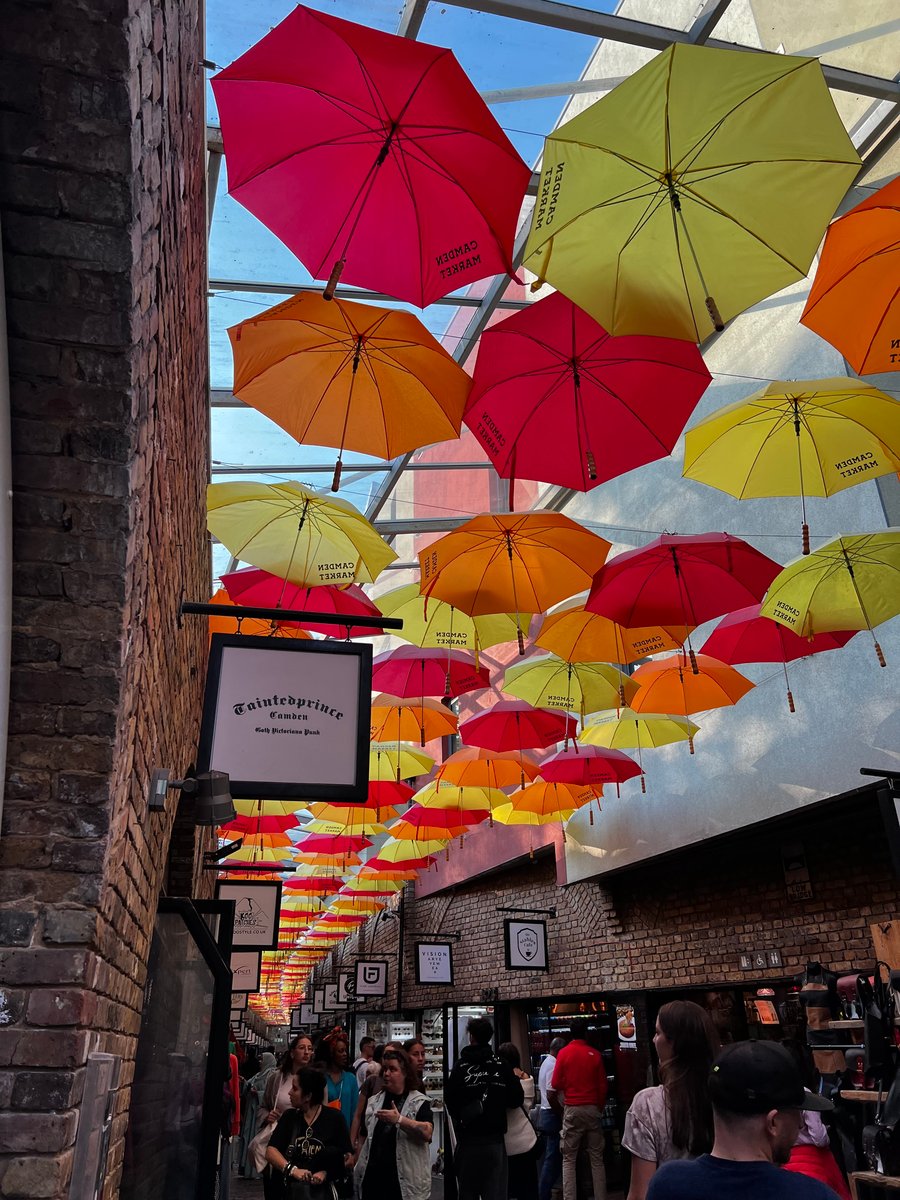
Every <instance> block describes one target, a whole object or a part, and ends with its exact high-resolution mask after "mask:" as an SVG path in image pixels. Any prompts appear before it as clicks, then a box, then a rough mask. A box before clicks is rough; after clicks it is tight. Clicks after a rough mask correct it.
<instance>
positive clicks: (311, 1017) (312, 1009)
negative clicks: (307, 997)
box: [300, 1001, 317, 1025]
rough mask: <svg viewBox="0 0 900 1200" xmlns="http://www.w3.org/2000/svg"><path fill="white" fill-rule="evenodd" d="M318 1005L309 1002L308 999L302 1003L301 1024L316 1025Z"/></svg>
mask: <svg viewBox="0 0 900 1200" xmlns="http://www.w3.org/2000/svg"><path fill="white" fill-rule="evenodd" d="M316 1016H317V1014H316V1006H315V1005H314V1004H308V1003H307V1002H306V1001H304V1002H303V1004H301V1005H300V1024H301V1025H315V1024H316Z"/></svg>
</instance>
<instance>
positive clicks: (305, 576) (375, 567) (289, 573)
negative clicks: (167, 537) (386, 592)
mask: <svg viewBox="0 0 900 1200" xmlns="http://www.w3.org/2000/svg"><path fill="white" fill-rule="evenodd" d="M207 510H208V518H207V524H208V525H209V530H210V532H211V533H213V534H215V536H216V537H217V538H218V539H219V541H220V542H222V543H223V544H224V545H225V546H226V547H227V548H228V549H229V550H230V551H231V553H232V554H233V555H234V556H235V557H236V558H239V559H241V560H242V561H243V562H247V563H250V564H251V565H252V566H254V567H261V568H262V569H263V570H265V571H271V573H272V574H273V575H277V576H278V577H279V578H281V579H286V580H288V582H289V583H296V584H299V585H300V586H301V587H316V586H318V585H319V584H326V583H327V584H342V583H352V582H353V581H354V580H355V579H359V580H362V581H364V582H366V583H373V582H374V581H375V579H377V577H378V576H379V575H380V574H381V572H382V571H383V570H384V568H385V567H386V566H387V565H388V563H392V562H393V561H394V560H395V559H396V557H397V555H396V554H395V553H394V551H393V550H392V549H391V548H390V546H389V545H388V544H387V542H386V541H385V540H384V539H383V538H381V537H379V535H378V534H377V533H376V532H375V530H374V529H373V528H372V526H371V525H370V524H369V522H368V521H367V520H366V518H365V517H364V516H363V515H362V513H360V512H359V511H358V510H357V509H355V508H354V507H353V505H352V504H348V503H347V502H346V501H345V500H339V499H337V497H334V496H332V497H326V496H323V495H322V494H321V493H319V492H313V491H310V490H309V488H305V487H302V486H301V485H300V484H299V483H288V482H283V483H211V484H210V485H209V487H208V488H207Z"/></svg>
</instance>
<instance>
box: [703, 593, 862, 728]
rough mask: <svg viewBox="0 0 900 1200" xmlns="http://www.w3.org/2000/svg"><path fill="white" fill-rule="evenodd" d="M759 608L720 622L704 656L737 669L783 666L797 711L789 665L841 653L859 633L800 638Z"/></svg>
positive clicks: (755, 606)
mask: <svg viewBox="0 0 900 1200" xmlns="http://www.w3.org/2000/svg"><path fill="white" fill-rule="evenodd" d="M759 609H760V605H758V604H750V605H748V606H747V608H741V609H738V611H737V612H733V613H729V614H728V615H727V616H726V617H723V618H722V620H721V621H720V622H719V623H718V625H717V626H716V627H715V629H714V630H713V631H712V633H711V634H710V635H709V637H708V638H707V639H706V641H705V642H704V643H703V645H702V646H701V648H700V650H701V653H702V654H709V655H711V657H713V658H717V659H718V660H719V661H720V662H724V663H729V664H730V665H731V666H735V665H737V664H738V663H763V662H775V663H781V665H782V668H783V670H784V682H785V685H786V686H787V698H788V708H789V709H790V710H791V712H794V711H795V709H794V696H793V693H792V692H791V683H790V680H789V679H788V673H787V664H788V663H789V662H794V661H796V659H798V658H808V657H809V656H810V655H812V654H821V653H822V652H823V651H825V650H840V648H841V647H842V646H846V644H847V643H848V642H849V641H850V639H851V638H852V637H855V636H856V633H857V631H856V630H855V629H854V630H845V631H842V632H838V633H817V634H816V635H815V637H812V638H805V637H799V636H798V635H797V634H796V633H794V631H793V630H792V629H788V628H787V626H786V625H782V624H780V623H779V622H778V621H771V620H770V619H769V618H768V617H761V616H760V615H759Z"/></svg>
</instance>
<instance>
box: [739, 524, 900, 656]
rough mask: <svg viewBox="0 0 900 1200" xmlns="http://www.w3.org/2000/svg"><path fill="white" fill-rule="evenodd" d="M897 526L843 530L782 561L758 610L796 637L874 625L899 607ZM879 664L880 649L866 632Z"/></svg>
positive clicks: (873, 636) (892, 615)
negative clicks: (801, 554) (809, 550)
mask: <svg viewBox="0 0 900 1200" xmlns="http://www.w3.org/2000/svg"><path fill="white" fill-rule="evenodd" d="M898 581H900V529H885V530H883V531H882V532H880V533H856V534H845V535H844V536H843V537H838V538H835V539H834V540H833V541H831V542H828V543H827V545H825V546H820V547H819V549H818V550H815V551H813V553H812V554H809V555H807V556H806V557H801V558H799V559H795V560H794V562H792V563H788V565H787V566H786V567H785V568H784V570H783V571H782V572H781V574H780V575H779V576H778V578H777V579H775V580H774V581H773V582H772V585H771V587H770V588H769V590H768V592H766V596H765V599H764V601H763V603H762V606H761V608H760V614H761V615H762V616H764V617H771V619H772V620H773V621H778V622H779V623H780V624H781V625H785V626H786V627H787V628H788V629H790V630H793V632H794V633H796V634H799V635H800V637H815V635H816V634H818V633H832V632H836V631H841V630H850V629H857V630H861V629H868V630H874V628H875V626H877V625H880V624H881V623H882V621H888V620H890V619H891V617H895V616H896V615H897V614H898V613H900V582H898ZM872 638H873V640H874V642H875V652H876V654H877V655H878V661H879V662H880V664H881V665H882V666H884V665H885V663H884V654H883V653H882V650H881V647H880V645H879V644H878V640H877V639H876V638H875V634H874V633H873V634H872Z"/></svg>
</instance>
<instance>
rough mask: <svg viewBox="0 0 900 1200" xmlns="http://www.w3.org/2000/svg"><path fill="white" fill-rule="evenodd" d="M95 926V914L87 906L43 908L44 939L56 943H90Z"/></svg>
mask: <svg viewBox="0 0 900 1200" xmlns="http://www.w3.org/2000/svg"><path fill="white" fill-rule="evenodd" d="M96 928H97V914H96V912H94V910H93V909H88V908H47V909H45V910H44V927H43V934H44V941H45V942H55V943H57V944H69V945H72V944H77V943H88V944H89V943H90V942H92V941H93V939H94V935H95V933H96Z"/></svg>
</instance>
